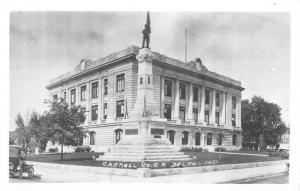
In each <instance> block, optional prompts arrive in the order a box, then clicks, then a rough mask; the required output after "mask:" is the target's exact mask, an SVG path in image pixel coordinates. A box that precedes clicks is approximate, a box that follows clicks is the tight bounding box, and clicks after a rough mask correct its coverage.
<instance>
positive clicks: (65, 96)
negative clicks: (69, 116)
mask: <svg viewBox="0 0 300 191" xmlns="http://www.w3.org/2000/svg"><path fill="white" fill-rule="evenodd" d="M64 100H65V101H66V100H67V92H64Z"/></svg>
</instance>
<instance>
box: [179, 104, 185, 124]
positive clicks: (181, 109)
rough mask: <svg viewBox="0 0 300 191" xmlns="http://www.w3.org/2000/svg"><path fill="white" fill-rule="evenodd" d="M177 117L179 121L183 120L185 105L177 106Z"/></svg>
mask: <svg viewBox="0 0 300 191" xmlns="http://www.w3.org/2000/svg"><path fill="white" fill-rule="evenodd" d="M179 119H181V121H185V107H184V106H179Z"/></svg>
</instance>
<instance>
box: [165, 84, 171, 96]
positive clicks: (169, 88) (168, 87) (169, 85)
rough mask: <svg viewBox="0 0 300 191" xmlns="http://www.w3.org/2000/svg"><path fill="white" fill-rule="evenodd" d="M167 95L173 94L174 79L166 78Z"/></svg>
mask: <svg viewBox="0 0 300 191" xmlns="http://www.w3.org/2000/svg"><path fill="white" fill-rule="evenodd" d="M165 96H170V97H171V96H172V81H170V80H165Z"/></svg>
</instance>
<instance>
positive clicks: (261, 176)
mask: <svg viewBox="0 0 300 191" xmlns="http://www.w3.org/2000/svg"><path fill="white" fill-rule="evenodd" d="M281 175H286V172H278V173H271V174H268V173H266V174H263V175H258V176H250V177H248V178H242V179H236V180H231V181H224V182H217V183H216V184H242V183H245V182H248V181H253V180H258V179H264V178H271V177H276V176H281Z"/></svg>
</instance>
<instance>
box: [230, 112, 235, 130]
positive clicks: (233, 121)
mask: <svg viewBox="0 0 300 191" xmlns="http://www.w3.org/2000/svg"><path fill="white" fill-rule="evenodd" d="M231 123H232V126H233V127H235V125H236V121H235V114H232V118H231Z"/></svg>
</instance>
